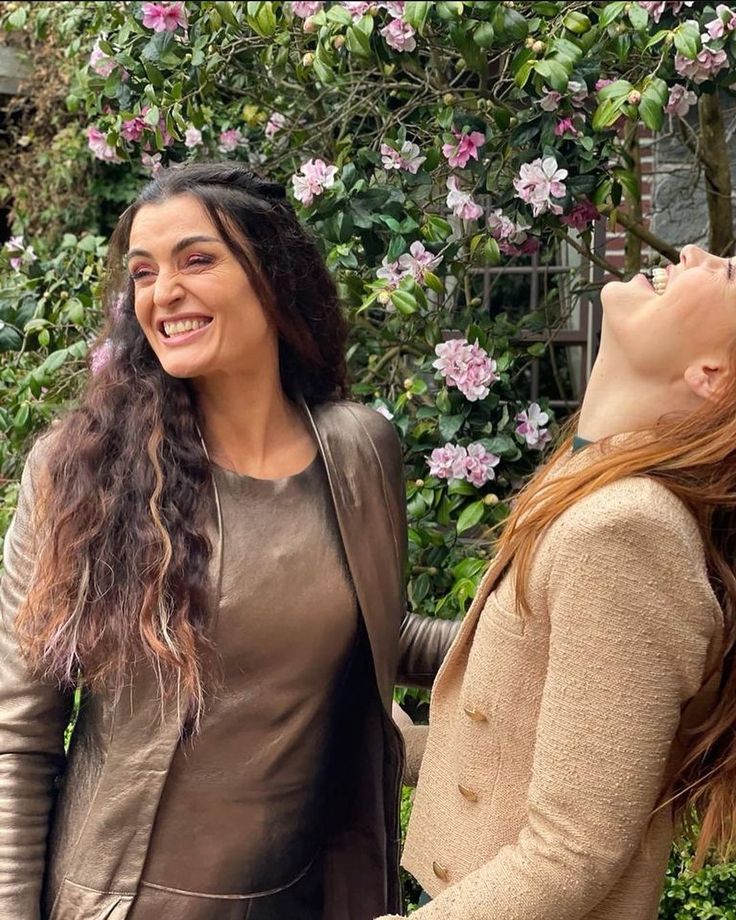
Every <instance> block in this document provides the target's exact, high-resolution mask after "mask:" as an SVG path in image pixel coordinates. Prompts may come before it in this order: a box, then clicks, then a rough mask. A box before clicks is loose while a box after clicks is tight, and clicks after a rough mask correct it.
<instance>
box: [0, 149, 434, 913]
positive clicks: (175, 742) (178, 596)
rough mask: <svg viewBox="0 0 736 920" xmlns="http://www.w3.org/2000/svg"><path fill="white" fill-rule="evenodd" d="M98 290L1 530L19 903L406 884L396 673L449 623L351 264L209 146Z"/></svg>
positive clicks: (0, 878)
mask: <svg viewBox="0 0 736 920" xmlns="http://www.w3.org/2000/svg"><path fill="white" fill-rule="evenodd" d="M107 290H108V294H107V298H106V299H107V302H108V310H107V317H108V318H107V323H106V327H105V329H104V331H103V335H102V339H101V341H104V343H105V350H106V360H105V361H104V362H102V361H100V363H101V365H102V366H101V367H100V369H99V370H98V371H97V372H96V373H95V374H94V375H93V376H92V377H91V379H90V381H89V384H88V386H87V389H86V391H85V393H84V394H83V396H82V398H81V400H80V402H79V404H78V406H77V407H76V408H74V409H73V410H71V411H70V412H69V413H68V414H67V415H66V416H65V417H64V418H63V419H62V420H60V421H59V422H57V423H56V425H54V426H52V428H51V430H50V431H49V432H48V433H47V434H46V435H44V436H42V437H41V438H40V439H39V440H38V441H37V442H36V444H35V446H34V448H33V450H32V451H31V454H30V456H29V459H28V461H27V464H26V468H25V471H24V475H23V481H22V486H21V493H20V498H19V503H18V509H17V512H16V516H15V518H14V521H13V524H12V526H11V529H10V531H9V533H8V536H7V539H6V545H5V568H6V571H5V576H4V578H3V581H2V586H1V592H0V609H1V610H2V614H3V624H4V628H3V630H2V631H1V632H0V712H2V723H1V724H0V802H2V807H1V809H0V828H1V829H2V834H1V835H0V840H2V843H1V844H0V915H1V916H2V917H3V918H5V917H7V918H8V920H10V918H11V917H12V918H13V920H39V918H48V920H103V918H104V920H123V918H129V920H153V918H156V920H159V918H160V917H166V920H215V918H217V920H236V918H237V920H244V918H248V920H287V918H288V920H337V918H339V920H365V918H369V917H373V916H375V915H376V914H378V913H382V912H384V911H386V910H396V909H398V906H399V905H398V901H399V898H398V879H397V872H398V866H397V846H398V836H399V833H398V827H397V797H398V790H399V788H400V777H401V769H402V760H403V750H402V746H401V741H400V738H399V736H398V733H397V731H396V728H395V726H394V724H393V723H392V721H391V717H390V707H391V694H392V689H393V686H394V683H395V681H396V679H397V676H398V678H399V681H400V682H404V683H413V684H416V685H424V686H426V685H427V684H428V683H429V682H430V681H431V679H432V676H433V674H434V673H435V671H436V670H437V667H438V665H439V662H440V660H441V658H442V656H443V654H444V651H445V649H446V648H447V646H448V645H449V642H450V639H451V638H452V636H451V632H450V631H449V630H450V628H451V627H449V624H441V623H435V622H428V621H422V620H419V619H418V618H414V617H411V616H410V617H406V616H405V614H404V611H405V608H404V563H405V539H406V533H405V516H404V507H405V506H404V493H403V487H402V474H401V452H400V448H399V444H398V441H397V438H396V435H395V432H394V430H393V428H392V426H391V425H390V423H389V422H387V421H386V419H384V418H383V417H382V416H381V415H379V414H378V413H376V412H374V411H372V410H371V409H368V408H366V407H364V406H360V405H356V404H354V403H349V402H346V401H344V395H345V392H346V379H345V376H346V372H345V360H344V349H345V337H346V328H345V323H344V320H343V318H342V315H341V311H340V307H339V304H338V299H337V293H336V289H335V285H334V283H333V281H332V279H331V278H330V275H329V273H328V272H327V270H326V268H325V265H324V263H323V261H322V259H321V257H320V255H319V252H318V249H317V247H316V245H315V244H314V242H313V241H312V240H311V239H310V238H309V236H308V235H307V234H306V233H305V231H304V229H303V228H302V227H301V226H300V224H299V222H298V220H297V219H296V216H295V214H294V211H293V209H292V208H291V207H290V205H289V204H288V203H287V201H286V200H285V198H284V192H283V189H282V187H281V186H279V185H277V184H275V183H271V182H267V181H264V180H262V179H260V178H258V177H256V176H254V175H253V174H252V173H251V172H249V171H248V170H246V169H244V168H242V167H239V166H237V165H232V164H201V165H190V166H186V167H180V168H172V169H169V170H165V171H163V172H162V173H161V174H160V176H159V177H158V178H157V179H156V180H154V181H153V182H152V183H150V184H149V185H148V186H147V187H146V188H145V189H144V191H143V192H142V194H141V195H140V197H139V198H138V200H137V201H136V202H135V203H134V204H133V205H132V206H131V207H130V208H128V210H127V211H126V212H125V213H124V214H123V215H122V217H121V219H120V221H119V224H118V226H117V228H116V230H115V232H114V234H113V238H112V241H111V246H110V256H109V275H108V285H107ZM98 354H99V355H100V356H101V355H102V354H103V353H102V352H98ZM75 691H78V693H79V697H78V699H79V710H78V715H77V717H76V724H75V727H74V730H73V732H72V735H71V742H70V745H69V749H68V753H66V754H65V746H64V733H65V729H66V727H67V724H68V722H69V719H70V715H71V713H72V708H73V707H72V703H73V700H74V695H75Z"/></svg>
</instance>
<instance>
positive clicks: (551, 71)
mask: <svg viewBox="0 0 736 920" xmlns="http://www.w3.org/2000/svg"><path fill="white" fill-rule="evenodd" d="M534 69H535V70H536V72H537V73H538V74H539V76H540V77H543V78H544V79H545V80H546V81H547V82H548V83H549V85H550V86H551V87H552V89H555V90H557V92H558V93H562V92H564V91H565V90H566V89H567V84H568V82H569V80H570V77H569V75H568V73H567V70H565V68H564V67H563V66H562V64H560V62H559V61H555V60H552V59H547V60H543V61H537V62H536V64H535V65H534Z"/></svg>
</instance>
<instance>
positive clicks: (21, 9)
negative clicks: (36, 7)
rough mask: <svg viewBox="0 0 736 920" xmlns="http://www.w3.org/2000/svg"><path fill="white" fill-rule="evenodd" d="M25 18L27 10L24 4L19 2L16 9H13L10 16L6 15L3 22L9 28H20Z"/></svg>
mask: <svg viewBox="0 0 736 920" xmlns="http://www.w3.org/2000/svg"><path fill="white" fill-rule="evenodd" d="M27 19H28V11H27V10H26V7H25V4H20V5H19V6H18V9H16V10H13V12H12V13H11V14H10V16H8V18H7V19H6V20H5V23H6V25H8V26H10V28H11V29H22V28H23V26H25V24H26V20H27Z"/></svg>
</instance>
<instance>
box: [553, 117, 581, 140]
mask: <svg viewBox="0 0 736 920" xmlns="http://www.w3.org/2000/svg"><path fill="white" fill-rule="evenodd" d="M568 132H569V133H570V134H572V136H573V137H580V131H578V129H577V128H576V127H575V123H574V122H573V120H572V118H571V117H570V116H567V117H566V118H561V119H560V120H559V121H558V122H557V124H556V125H555V137H562V136H563V135H564V134H566V133H568Z"/></svg>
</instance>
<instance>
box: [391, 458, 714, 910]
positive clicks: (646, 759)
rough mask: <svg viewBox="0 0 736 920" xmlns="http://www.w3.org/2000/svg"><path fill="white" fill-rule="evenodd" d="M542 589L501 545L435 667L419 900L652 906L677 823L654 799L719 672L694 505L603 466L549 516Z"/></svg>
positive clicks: (418, 849)
mask: <svg viewBox="0 0 736 920" xmlns="http://www.w3.org/2000/svg"><path fill="white" fill-rule="evenodd" d="M576 461H577V457H573V458H572V459H571V460H569V461H567V462H569V463H570V464H575V463H576ZM529 600H530V603H531V616H530V617H528V618H526V619H522V618H521V617H520V616H519V614H518V613H517V611H516V603H515V592H514V585H513V571H512V573H511V574H509V573H500V572H498V571H496V570H495V568H494V566H493V564H492V565H491V567H490V569H489V570H488V572H487V574H486V576H485V577H484V579H483V582H482V583H481V586H480V589H479V591H478V594H477V596H476V598H475V600H474V602H473V604H472V606H471V608H470V610H469V612H468V614H467V616H466V618H465V621H464V623H463V626H462V628H461V630H460V632H459V634H458V636H457V638H456V640H455V642H454V644H453V646H452V648H451V650H450V652H449V654H448V656H447V658H446V659H445V662H444V664H443V666H442V668H441V670H440V672H439V674H438V677H437V680H436V683H435V686H434V690H433V694H432V702H431V708H430V729H429V738H428V742H427V748H426V752H425V755H424V759H423V762H422V766H421V771H420V774H419V784H418V788H417V791H416V798H415V802H414V808H413V814H412V818H411V822H410V825H409V831H408V838H407V841H406V847H405V850H404V855H403V860H402V863H403V865H404V867H405V868H406V869H407V870H408V871H409V872H411V873H412V874H413V875H414V876H415V877H416V878H417V879H418V880H419V882H420V883H421V884H422V886H423V887H424V888H425V889H426V890H427V891H428V892H429V894H431V895H432V897H433V899H434V900H433V901H432V902H431V903H430V904H428V905H427V906H426V907H422V908H420V909H419V910H418V911H417V912H416V913H415V914H413V915H412V918H416V920H655V918H656V916H657V904H658V901H659V898H660V895H661V890H662V884H663V880H664V874H665V870H666V864H667V858H668V854H669V851H670V847H671V843H672V837H673V826H672V814H671V808H669V807H665V808H663V809H661V810H659V811H658V812H657V813H656V814H655V815H654V816H653V817H652V810H653V809H654V807H655V805H656V803H657V800H658V798H659V796H660V793H661V792H662V790H663V789H664V788H666V787H667V785H668V780H669V778H670V777H671V776H672V773H673V770H674V769H675V768H676V765H677V763H678V762H679V761H680V759H681V758H682V755H683V750H684V744H685V742H684V734H685V732H686V729H687V728H688V726H692V725H693V724H696V723H697V722H699V721H701V720H702V718H703V717H704V716H705V715H706V714H707V713H708V711H709V710H710V708H711V707H712V704H713V700H714V698H715V693H716V688H717V684H718V680H719V674H718V667H719V661H720V657H721V647H722V639H723V617H722V612H721V609H720V607H719V605H718V603H717V601H716V598H715V596H714V594H713V591H712V590H711V587H710V584H709V581H708V577H707V573H706V567H705V561H704V554H703V546H702V541H701V539H700V535H699V532H698V529H697V526H696V524H695V521H694V519H693V517H692V515H691V514H690V513H689V512H688V511H687V510H686V508H685V507H684V506H683V505H682V504H681V503H680V501H679V500H678V499H676V498H675V497H674V495H672V493H671V492H669V491H668V490H667V489H666V488H665V487H664V486H663V485H661V484H660V483H657V482H655V481H654V480H652V479H649V478H646V477H635V478H628V479H626V480H623V481H620V482H618V483H614V484H612V485H608V486H605V487H604V488H602V489H600V490H599V491H597V492H596V493H594V494H593V495H591V496H588V497H587V498H585V499H583V500H581V501H580V502H578V503H577V504H576V505H575V506H573V507H572V508H571V509H569V510H568V511H566V512H565V513H564V514H563V515H562V516H561V517H560V518H559V519H558V520H557V521H556V522H555V523H554V524H553V525H551V526H550V527H549V528H548V530H547V531H546V532H545V533H544V534H543V535H542V537H541V539H540V540H539V543H538V546H537V549H536V552H535V555H534V558H533V562H532V569H531V574H530V581H529ZM383 920H389V918H383Z"/></svg>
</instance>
